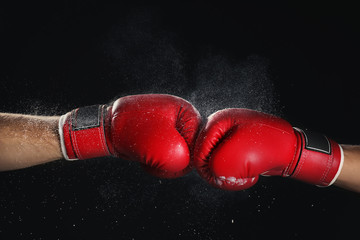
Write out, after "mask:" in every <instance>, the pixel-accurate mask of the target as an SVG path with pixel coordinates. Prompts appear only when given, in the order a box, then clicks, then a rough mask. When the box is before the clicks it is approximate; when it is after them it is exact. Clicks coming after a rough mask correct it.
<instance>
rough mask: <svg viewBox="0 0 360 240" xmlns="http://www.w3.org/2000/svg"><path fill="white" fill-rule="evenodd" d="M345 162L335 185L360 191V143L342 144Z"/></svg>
mask: <svg viewBox="0 0 360 240" xmlns="http://www.w3.org/2000/svg"><path fill="white" fill-rule="evenodd" d="M341 147H342V149H343V151H344V163H343V167H342V170H341V172H340V174H339V177H338V178H337V180H336V181H335V183H334V185H336V186H338V187H341V188H344V189H348V190H351V191H354V192H360V145H341Z"/></svg>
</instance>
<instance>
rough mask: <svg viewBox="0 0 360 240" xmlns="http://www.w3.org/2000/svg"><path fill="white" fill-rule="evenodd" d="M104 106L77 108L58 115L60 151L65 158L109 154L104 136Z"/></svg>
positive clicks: (74, 158)
mask: <svg viewBox="0 0 360 240" xmlns="http://www.w3.org/2000/svg"><path fill="white" fill-rule="evenodd" d="M104 122H105V106H104V105H93V106H87V107H82V108H77V109H74V110H72V111H71V112H69V113H67V114H65V115H63V116H61V117H60V120H59V134H60V144H61V151H62V153H63V156H64V158H65V159H66V160H78V159H88V158H95V157H103V156H109V155H111V154H110V151H109V148H108V146H107V144H106V138H105V127H104V126H105V124H104Z"/></svg>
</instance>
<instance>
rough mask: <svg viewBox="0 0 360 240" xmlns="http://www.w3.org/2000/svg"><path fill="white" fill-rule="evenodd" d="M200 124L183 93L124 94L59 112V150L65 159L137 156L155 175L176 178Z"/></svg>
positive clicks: (185, 168) (187, 160) (185, 166)
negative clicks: (67, 111) (110, 99)
mask: <svg viewBox="0 0 360 240" xmlns="http://www.w3.org/2000/svg"><path fill="white" fill-rule="evenodd" d="M200 123H201V118H200V114H199V112H198V111H197V110H196V109H195V108H194V107H193V106H192V105H191V104H190V103H189V102H187V101H185V100H184V99H182V98H179V97H175V96H171V95H163V94H144V95H133V96H127V97H122V98H119V99H118V100H116V101H115V102H114V103H113V104H112V105H110V106H106V105H94V106H88V107H82V108H78V109H75V110H73V111H71V112H69V113H67V114H65V115H63V116H61V118H60V121H59V132H60V141H61V149H62V152H63V155H64V157H65V159H67V160H77V159H88V158H95V157H102V156H115V157H119V158H123V159H127V160H133V161H138V162H140V163H142V164H143V166H144V167H145V169H146V170H147V171H149V172H150V173H152V174H154V175H156V176H159V177H166V178H173V177H179V176H182V175H184V174H185V173H187V172H188V171H189V170H190V169H191V166H192V164H190V159H191V152H192V149H193V146H194V144H195V138H196V134H197V131H198V128H199V125H200Z"/></svg>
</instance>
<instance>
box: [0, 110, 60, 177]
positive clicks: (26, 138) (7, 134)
mask: <svg viewBox="0 0 360 240" xmlns="http://www.w3.org/2000/svg"><path fill="white" fill-rule="evenodd" d="M58 119H59V117H43V116H30V115H21V114H10V113H0V171H6V170H13V169H19V168H25V167H30V166H33V165H38V164H41V163H46V162H50V161H54V160H57V159H60V158H62V154H61V149H60V143H59V137H58V130H57V129H58Z"/></svg>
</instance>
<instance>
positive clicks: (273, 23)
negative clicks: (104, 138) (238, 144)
mask: <svg viewBox="0 0 360 240" xmlns="http://www.w3.org/2000/svg"><path fill="white" fill-rule="evenodd" d="M50 2H51V3H50ZM0 16H1V18H0V31H1V32H0V34H1V36H0V37H1V40H0V41H1V46H0V49H1V53H0V59H1V61H2V63H1V65H0V70H1V71H0V96H1V101H0V111H1V112H14V113H27V114H38V115H61V114H64V113H66V112H67V111H69V110H71V109H73V108H75V107H79V106H85V105H91V104H97V103H107V102H110V101H112V100H114V99H116V98H117V97H120V96H124V95H129V94H136V93H151V92H154V93H170V94H175V95H178V96H181V97H184V98H186V99H188V100H190V101H191V102H192V103H193V104H194V105H195V106H196V107H197V108H198V109H199V110H200V112H201V113H202V114H203V115H204V116H206V115H208V114H210V113H212V112H213V111H215V110H219V109H222V108H224V107H248V108H253V109H257V110H262V111H265V112H268V113H272V114H277V115H279V116H281V117H283V118H285V119H286V120H288V121H289V122H291V123H292V124H293V125H296V126H299V127H303V128H305V127H306V128H311V129H315V130H317V131H320V132H323V133H326V134H327V135H328V136H330V137H331V138H333V139H335V140H336V141H338V142H340V143H344V144H358V143H360V141H359V137H358V135H359V131H360V127H359V124H358V123H359V120H360V119H359V116H360V115H359V114H358V102H359V99H360V94H358V90H357V89H358V88H359V87H358V81H357V80H358V79H359V56H360V55H359V53H360V52H359V50H360V48H359V40H360V39H359V36H358V34H359V31H360V30H359V29H360V21H359V20H360V19H359V15H358V13H357V9H356V7H355V5H351V4H350V5H348V4H345V3H343V4H340V3H337V4H335V3H329V2H327V1H324V2H319V1H317V3H316V4H314V3H305V2H304V1H291V3H289V2H285V1H284V2H279V1H278V2H272V1H271V2H270V1H268V2H266V3H264V2H259V1H237V2H236V3H235V2H223V1H222V2H221V3H220V2H209V1H191V2H184V1H168V2H151V3H150V1H149V2H136V1H132V2H119V3H117V4H107V3H104V2H102V1H95V0H93V1H42V2H36V3H33V2H32V1H28V2H27V3H19V2H18V3H14V4H11V5H9V4H7V5H6V4H4V3H1V5H0ZM0 189H1V190H0V191H1V195H0V238H1V239H22V238H23V239H91V238H95V237H96V238H101V239H155V238H157V239H260V238H264V237H267V238H268V237H280V238H281V239H318V238H327V239H337V238H346V237H353V236H356V235H357V233H358V229H357V228H358V227H357V225H358V224H357V221H356V218H357V216H358V215H359V213H360V212H359V210H360V209H359V206H360V205H359V203H358V202H359V200H360V197H359V195H358V194H356V193H352V192H349V191H346V190H342V189H339V188H337V187H330V188H318V187H315V186H310V185H307V184H304V183H300V182H297V181H293V180H290V179H283V178H279V177H272V178H264V177H263V178H261V179H260V180H259V182H258V183H257V185H256V186H255V187H253V188H251V189H249V190H246V191H241V192H226V191H221V190H217V189H213V188H211V187H210V186H208V185H207V184H206V183H205V182H203V181H202V180H201V179H200V178H199V177H198V176H197V174H196V172H195V171H194V172H192V173H191V174H189V175H187V176H185V177H182V178H180V179H173V180H165V179H157V178H155V177H152V176H149V175H147V174H146V173H144V172H143V171H142V169H141V168H140V167H139V165H138V164H136V163H133V162H126V161H123V160H120V159H113V158H102V159H91V160H86V161H81V162H80V161H77V162H65V161H63V160H62V161H56V162H53V163H49V164H45V165H42V166H36V167H32V168H29V169H23V170H18V171H12V172H3V173H0Z"/></svg>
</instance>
